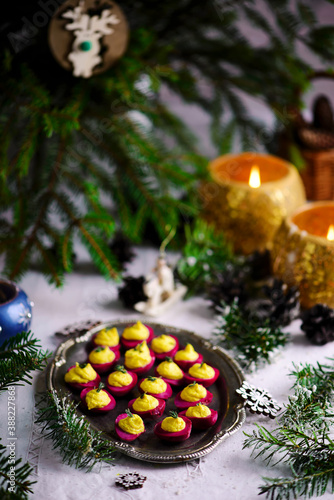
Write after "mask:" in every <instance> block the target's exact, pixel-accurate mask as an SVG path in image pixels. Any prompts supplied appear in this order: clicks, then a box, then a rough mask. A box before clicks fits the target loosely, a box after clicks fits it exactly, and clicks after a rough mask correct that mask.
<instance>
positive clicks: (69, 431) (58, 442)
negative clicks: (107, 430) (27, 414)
mask: <svg viewBox="0 0 334 500" xmlns="http://www.w3.org/2000/svg"><path fill="white" fill-rule="evenodd" d="M77 406H78V405H77V404H75V403H74V402H73V401H71V400H70V399H69V397H68V396H62V397H59V396H58V395H57V394H56V392H55V391H52V392H49V393H47V394H46V395H44V397H42V398H41V401H40V402H39V404H38V418H37V422H38V423H40V424H41V425H42V427H43V430H45V431H46V437H49V438H50V439H52V441H53V448H54V449H58V450H59V452H60V454H61V456H62V459H63V462H64V463H65V464H67V465H71V466H74V467H75V468H77V469H86V470H87V471H90V470H92V468H93V467H94V465H95V464H97V463H100V462H107V463H111V462H112V461H113V460H114V459H113V457H112V455H113V453H114V451H115V448H114V446H113V445H112V444H111V443H110V442H109V441H107V440H106V439H104V438H103V437H102V432H98V431H95V430H94V429H92V428H91V426H90V424H89V422H88V421H87V420H86V419H85V418H84V417H79V415H78V413H77Z"/></svg>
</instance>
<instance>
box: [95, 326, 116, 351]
mask: <svg viewBox="0 0 334 500" xmlns="http://www.w3.org/2000/svg"><path fill="white" fill-rule="evenodd" d="M92 342H93V345H94V346H95V347H98V346H105V347H109V348H110V349H111V350H112V351H116V350H118V349H119V348H120V346H121V344H120V343H119V335H118V331H117V328H109V329H108V328H103V330H101V331H99V332H98V333H96V334H95V335H94V336H93V338H92Z"/></svg>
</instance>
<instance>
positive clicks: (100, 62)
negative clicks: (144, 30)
mask: <svg viewBox="0 0 334 500" xmlns="http://www.w3.org/2000/svg"><path fill="white" fill-rule="evenodd" d="M128 38H129V29H128V24H127V21H126V18H125V16H124V14H123V12H122V10H121V9H120V8H119V7H118V5H117V4H116V3H114V2H112V1H111V0H67V1H66V2H65V3H64V4H63V5H62V6H61V7H60V8H59V9H58V10H57V12H56V13H55V15H54V17H53V19H52V20H51V22H50V27H49V45H50V48H51V51H52V53H53V55H54V57H55V59H56V60H57V61H58V62H59V64H61V66H62V67H63V68H65V69H67V70H69V71H72V73H73V75H74V76H76V77H81V78H90V77H91V76H93V75H95V74H98V73H101V72H103V71H105V70H106V69H108V68H109V67H110V66H111V65H112V64H114V63H115V62H116V61H117V60H118V59H119V58H120V57H121V56H122V55H123V54H124V52H125V50H126V47H127V44H128Z"/></svg>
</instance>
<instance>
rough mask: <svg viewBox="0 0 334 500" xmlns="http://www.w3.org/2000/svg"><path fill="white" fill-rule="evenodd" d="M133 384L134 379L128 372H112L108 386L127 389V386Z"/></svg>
mask: <svg viewBox="0 0 334 500" xmlns="http://www.w3.org/2000/svg"><path fill="white" fill-rule="evenodd" d="M131 382H132V377H131V375H130V373H128V372H126V373H123V372H120V371H118V370H117V371H115V372H112V373H111V374H110V375H109V377H108V384H109V385H112V386H113V387H126V386H127V385H130V384H131Z"/></svg>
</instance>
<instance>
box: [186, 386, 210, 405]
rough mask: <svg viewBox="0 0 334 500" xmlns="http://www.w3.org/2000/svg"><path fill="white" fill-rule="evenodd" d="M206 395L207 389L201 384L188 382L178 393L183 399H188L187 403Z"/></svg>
mask: <svg viewBox="0 0 334 500" xmlns="http://www.w3.org/2000/svg"><path fill="white" fill-rule="evenodd" d="M206 395H207V390H206V389H205V387H203V386H202V385H201V384H190V385H187V387H185V388H184V389H183V391H182V392H181V394H180V397H181V399H183V401H188V402H189V403H194V402H195V401H199V400H200V399H202V398H205V396H206Z"/></svg>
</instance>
